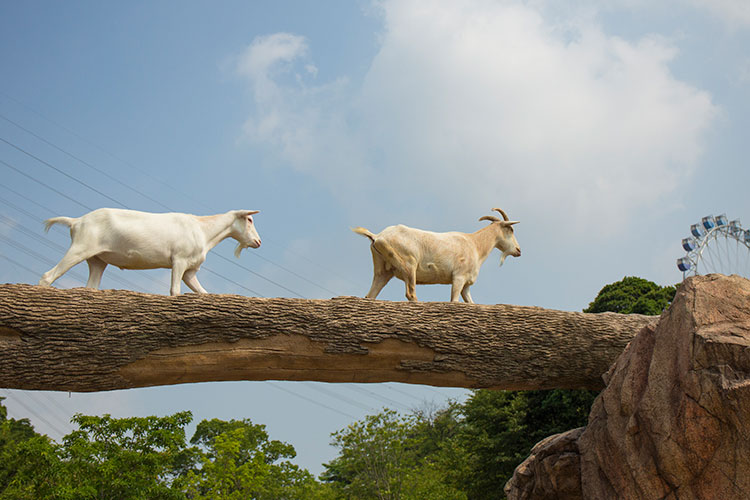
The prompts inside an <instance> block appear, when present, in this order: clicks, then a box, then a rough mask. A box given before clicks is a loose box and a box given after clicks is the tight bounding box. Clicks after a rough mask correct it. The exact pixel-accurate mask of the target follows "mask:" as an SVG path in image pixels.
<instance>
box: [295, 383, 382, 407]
mask: <svg viewBox="0 0 750 500" xmlns="http://www.w3.org/2000/svg"><path fill="white" fill-rule="evenodd" d="M305 386H306V387H308V388H311V389H314V390H316V391H318V392H320V393H323V394H326V395H328V396H330V397H332V398H334V399H338V400H339V401H343V402H344V403H346V404H349V405H352V406H356V407H357V408H359V409H361V410H365V411H377V410H375V408H372V407H371V406H367V405H364V404H362V403H360V402H359V401H355V400H353V399H351V398H347V397H346V396H343V395H341V394H337V393H335V392H333V391H330V390H328V389H326V388H324V387H321V386H320V385H318V384H317V383H312V384H306V385H305Z"/></svg>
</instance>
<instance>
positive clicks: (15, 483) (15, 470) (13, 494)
mask: <svg viewBox="0 0 750 500" xmlns="http://www.w3.org/2000/svg"><path fill="white" fill-rule="evenodd" d="M4 399H5V398H2V397H0V500H6V499H8V500H10V499H13V500H26V499H29V500H32V499H37V498H52V497H53V495H54V493H55V491H56V490H57V489H58V488H57V482H56V478H57V477H58V474H59V470H60V465H61V463H60V460H59V458H58V457H57V449H56V447H55V445H54V444H53V443H52V441H51V440H50V439H49V438H48V437H47V436H42V435H40V434H37V432H36V431H34V427H33V426H32V425H31V423H30V422H29V420H28V419H26V418H23V419H20V420H15V419H12V418H10V419H9V418H8V410H7V409H6V408H5V406H4V405H3V404H2V401H3V400H4Z"/></svg>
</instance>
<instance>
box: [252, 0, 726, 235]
mask: <svg viewBox="0 0 750 500" xmlns="http://www.w3.org/2000/svg"><path fill="white" fill-rule="evenodd" d="M382 8H383V15H384V21H385V29H384V32H383V35H382V41H381V47H380V51H379V52H378V54H377V55H376V57H375V58H374V60H373V61H372V63H371V65H370V68H369V71H368V73H367V75H366V76H365V78H364V81H363V83H362V85H361V86H360V87H358V88H352V86H351V84H350V83H349V82H347V81H345V80H342V81H337V82H334V83H332V84H328V85H322V86H314V85H306V84H305V83H304V79H303V78H296V79H295V80H294V83H283V82H284V79H283V78H280V75H279V73H276V75H275V78H274V75H273V74H272V73H273V71H272V70H273V68H275V67H276V66H277V63H284V64H286V67H285V71H286V72H287V73H291V72H293V71H294V64H293V63H295V62H298V63H308V62H307V61H305V60H304V59H305V57H306V54H307V52H308V48H307V45H306V44H305V43H304V40H303V39H300V38H299V37H297V38H294V35H271V36H269V37H264V38H261V39H258V40H256V41H255V42H253V44H252V45H251V46H250V48H249V49H248V52H247V53H246V54H245V57H243V58H242V60H248V61H254V62H252V63H251V64H247V65H240V66H238V70H239V71H240V73H241V74H243V75H245V76H247V77H248V78H250V81H251V82H252V83H253V85H254V90H255V96H256V110H255V113H254V114H253V117H251V119H250V120H248V123H247V125H246V128H245V132H246V134H247V137H249V138H250V139H251V140H253V141H254V142H256V143H258V144H263V145H265V146H267V147H270V148H271V149H272V150H273V151H274V152H275V153H277V154H279V155H280V156H281V157H282V158H283V159H284V160H286V161H287V162H289V163H290V164H292V165H293V166H294V167H295V168H297V169H300V170H305V171H309V172H310V173H312V174H313V175H317V176H320V177H321V178H322V179H323V180H324V181H326V182H328V183H329V184H331V185H332V186H338V187H339V188H340V187H341V186H342V185H343V186H346V191H348V192H352V191H354V192H356V193H361V194H362V195H364V197H363V198H362V202H364V201H365V200H366V198H367V193H368V192H369V193H374V192H377V193H378V194H377V197H378V199H379V200H383V199H384V198H385V199H387V198H388V197H390V198H393V199H400V198H403V197H404V195H415V196H419V195H423V196H424V197H426V198H434V199H439V200H441V203H450V204H451V206H456V207H458V206H465V205H466V204H467V202H470V203H471V204H472V206H474V205H475V204H479V206H482V207H484V206H486V207H490V206H495V205H497V204H501V205H503V206H504V207H508V208H509V212H510V213H511V214H519V213H520V214H522V215H513V216H514V217H522V216H523V217H526V218H527V220H528V218H531V219H535V220H537V221H540V220H548V221H549V222H550V223H552V222H554V221H555V220H556V219H559V218H562V217H573V218H575V220H578V221H580V226H581V227H584V226H585V227H590V225H591V224H592V223H598V224H599V225H600V227H603V226H606V225H607V223H610V225H611V226H616V225H617V224H619V223H625V222H627V221H628V220H629V218H630V217H631V216H632V214H634V213H636V212H638V211H639V210H638V209H640V211H645V210H648V209H649V208H652V207H654V206H655V205H656V204H657V203H661V202H663V201H664V198H665V197H669V196H670V195H672V194H673V193H674V192H675V190H676V189H678V188H679V187H680V184H681V182H683V181H684V179H685V176H687V175H689V173H690V171H691V169H692V168H693V167H694V166H695V165H696V164H697V162H698V160H699V158H700V155H701V152H702V149H703V141H704V136H705V132H706V131H707V129H708V127H709V126H710V125H711V123H712V120H713V118H714V116H715V115H716V113H717V109H716V107H715V106H714V105H713V104H712V101H711V96H710V95H709V94H707V93H706V92H703V91H701V90H699V89H696V88H694V87H691V86H690V85H688V84H686V83H684V82H681V81H679V80H678V79H676V78H675V77H674V76H673V75H672V74H671V72H670V70H669V64H670V62H671V61H672V60H673V59H674V58H675V57H676V56H677V49H676V48H675V47H674V46H673V45H672V44H670V43H669V41H667V40H665V39H662V38H659V37H655V36H652V37H646V38H643V39H641V40H638V41H635V42H632V41H627V40H624V39H621V38H617V37H613V36H609V35H607V34H606V33H604V32H603V31H602V30H601V28H600V27H599V26H598V25H597V24H595V23H594V22H592V21H590V20H589V21H587V22H586V23H585V24H581V23H580V21H579V23H578V24H577V25H575V24H569V25H561V24H559V22H551V21H549V20H547V19H545V17H544V16H543V14H542V11H540V10H537V9H535V8H533V7H530V6H529V5H527V4H524V3H520V2H489V1H484V0H477V1H467V2H455V1H447V0H446V1H418V0H415V1H393V2H384V3H383V4H382ZM276 37H280V38H276ZM292 39H294V40H296V42H293V43H292V42H290V41H289V40H292ZM279 40H285V41H284V43H283V44H279V43H277V42H278V41H279ZM300 40H301V42H300ZM272 41H273V43H271V42H272ZM279 45H283V46H284V47H285V50H281V49H279V48H278V46H279ZM254 51H258V53H259V54H260V55H257V54H256V55H252V54H251V53H252V52H254ZM257 61H261V62H257ZM263 86H266V87H265V88H264V89H262V90H263V91H262V92H259V88H258V87H263ZM641 213H643V212H641Z"/></svg>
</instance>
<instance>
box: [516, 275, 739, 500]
mask: <svg viewBox="0 0 750 500" xmlns="http://www.w3.org/2000/svg"><path fill="white" fill-rule="evenodd" d="M605 382H607V387H606V388H605V389H604V391H602V393H601V394H600V395H599V397H598V398H597V399H596V401H595V403H594V405H593V407H592V410H591V414H590V416H589V423H588V426H587V427H586V428H585V430H583V431H581V430H579V429H577V430H575V431H570V432H568V433H564V434H561V435H558V436H553V437H551V438H547V439H546V440H544V441H542V442H541V443H539V444H538V445H537V446H536V447H535V448H534V451H533V453H532V456H530V457H529V459H527V460H526V462H524V463H523V464H522V465H521V466H519V467H518V469H516V472H515V474H514V476H513V478H512V479H511V481H509V483H508V484H507V485H506V493H507V495H508V498H509V499H521V498H524V499H527V498H528V499H531V498H549V499H553V498H569V499H575V498H585V499H606V498H617V499H621V498H622V499H628V498H633V499H675V500H676V499H684V498H691V499H692V498H697V499H715V498H716V499H735V498H750V281H748V280H745V279H743V278H740V277H737V276H732V277H725V276H719V275H709V276H699V277H695V278H692V279H689V280H687V281H686V282H685V283H683V284H682V285H681V286H680V288H679V290H678V292H677V296H676V297H675V300H674V302H673V304H672V306H671V307H670V308H669V310H668V311H666V312H665V313H664V314H663V315H662V317H661V320H660V321H659V323H658V325H657V326H655V327H652V326H649V327H646V328H644V329H643V330H642V331H641V332H640V333H639V334H638V335H637V336H636V337H635V339H633V341H632V342H631V343H630V344H629V345H628V346H627V348H626V349H625V351H624V352H623V354H622V355H621V356H620V357H619V358H618V359H617V361H616V362H615V363H614V365H613V366H612V367H611V368H610V370H609V371H608V372H607V375H606V376H605ZM576 435H578V437H576ZM563 461H564V464H565V465H564V466H559V467H558V466H557V465H556V464H558V463H563ZM571 477H572V478H573V479H571ZM571 481H578V485H579V488H580V489H579V490H578V492H576V491H575V488H571V486H570V483H571ZM555 485H558V486H555ZM559 485H562V487H564V488H565V490H564V491H563V490H562V489H560V486H559Z"/></svg>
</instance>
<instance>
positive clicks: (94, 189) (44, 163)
mask: <svg viewBox="0 0 750 500" xmlns="http://www.w3.org/2000/svg"><path fill="white" fill-rule="evenodd" d="M0 141H2V142H4V143H5V144H7V145H8V146H10V147H12V148H13V149H16V150H18V151H20V152H21V153H23V154H25V155H27V156H29V157H30V158H33V159H35V160H36V161H38V162H39V163H41V164H42V165H46V166H47V167H49V168H51V169H52V170H54V171H55V172H58V173H59V174H61V175H64V176H65V177H67V178H68V179H70V180H72V181H75V182H77V183H78V184H80V185H81V186H84V187H86V188H88V189H90V190H91V191H93V192H95V193H97V194H98V195H100V196H103V197H105V198H107V199H108V200H110V201H113V202H115V203H117V204H118V205H120V206H121V207H123V208H127V207H126V206H125V204H124V203H122V202H120V201H117V200H116V199H114V198H112V197H111V196H109V195H106V194H104V193H102V192H101V191H99V190H98V189H96V188H95V187H93V186H90V185H88V184H86V183H85V182H83V181H82V180H80V179H77V178H76V177H74V176H72V175H70V174H68V173H67V172H65V171H64V170H61V169H59V168H57V167H56V166H54V165H52V164H51V163H49V162H47V161H44V160H42V159H41V158H39V157H38V156H35V155H33V154H31V153H29V152H28V151H26V150H25V149H23V148H22V147H20V146H17V145H15V144H13V143H12V142H10V141H8V140H6V139H3V138H2V137H0Z"/></svg>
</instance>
